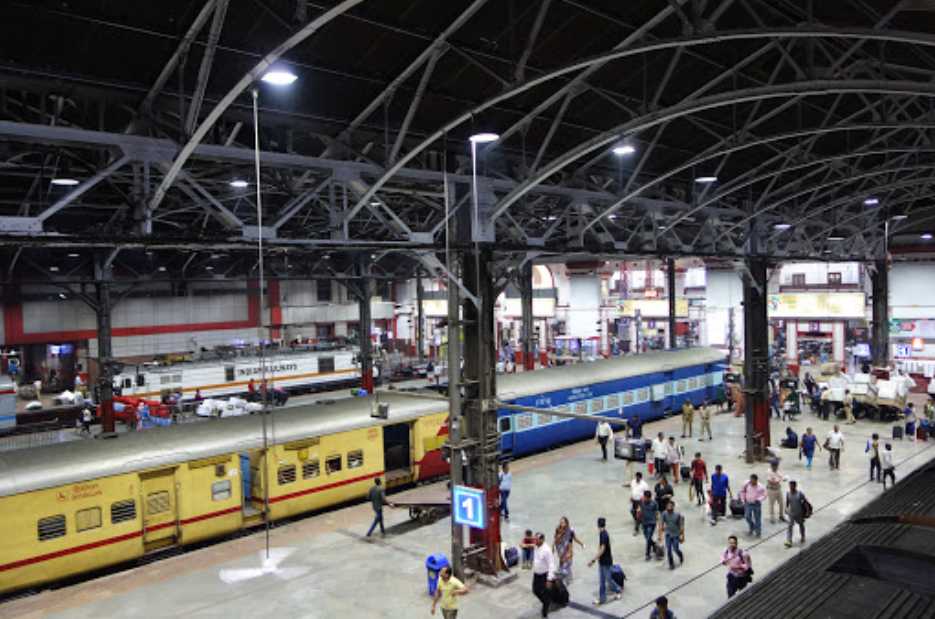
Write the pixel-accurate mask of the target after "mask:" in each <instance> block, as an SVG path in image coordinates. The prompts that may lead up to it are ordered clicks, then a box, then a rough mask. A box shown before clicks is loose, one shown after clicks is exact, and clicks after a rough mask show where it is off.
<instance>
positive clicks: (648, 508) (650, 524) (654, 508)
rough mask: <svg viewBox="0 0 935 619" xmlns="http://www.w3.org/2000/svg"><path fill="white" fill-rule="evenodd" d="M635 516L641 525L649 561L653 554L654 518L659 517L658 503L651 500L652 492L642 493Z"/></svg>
mask: <svg viewBox="0 0 935 619" xmlns="http://www.w3.org/2000/svg"><path fill="white" fill-rule="evenodd" d="M637 518H638V519H639V522H640V524H641V525H642V526H643V537H645V538H646V560H647V561H649V560H650V559H651V558H652V554H653V533H655V532H656V520H657V519H658V518H659V505H657V504H656V502H655V501H654V500H653V493H652V492H650V491H649V490H647V491H646V492H644V493H643V500H642V501H640V509H639V513H638V515H637Z"/></svg>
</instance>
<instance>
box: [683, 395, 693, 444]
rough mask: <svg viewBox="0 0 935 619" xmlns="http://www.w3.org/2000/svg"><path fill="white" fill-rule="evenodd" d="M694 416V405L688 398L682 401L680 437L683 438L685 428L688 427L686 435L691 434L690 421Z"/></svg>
mask: <svg viewBox="0 0 935 619" xmlns="http://www.w3.org/2000/svg"><path fill="white" fill-rule="evenodd" d="M694 418H695V407H694V406H692V403H691V402H689V401H688V400H685V401H684V402H683V403H682V438H685V429H686V428H687V429H688V436H689V437H691V435H692V421H693V420H694Z"/></svg>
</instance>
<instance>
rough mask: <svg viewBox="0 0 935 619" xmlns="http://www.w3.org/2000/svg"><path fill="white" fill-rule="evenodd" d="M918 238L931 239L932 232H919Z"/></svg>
mask: <svg viewBox="0 0 935 619" xmlns="http://www.w3.org/2000/svg"><path fill="white" fill-rule="evenodd" d="M919 238H920V239H922V240H923V241H931V240H932V233H931V232H925V233H923V234H920V235H919Z"/></svg>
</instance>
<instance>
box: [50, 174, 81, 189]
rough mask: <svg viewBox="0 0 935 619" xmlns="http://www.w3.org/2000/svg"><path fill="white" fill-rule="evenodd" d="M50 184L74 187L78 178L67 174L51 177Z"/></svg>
mask: <svg viewBox="0 0 935 619" xmlns="http://www.w3.org/2000/svg"><path fill="white" fill-rule="evenodd" d="M52 184H53V185H55V186H56V187H74V186H75V185H77V184H78V179H77V178H71V177H69V176H59V177H56V178H53V179H52Z"/></svg>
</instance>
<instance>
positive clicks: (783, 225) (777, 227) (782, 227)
mask: <svg viewBox="0 0 935 619" xmlns="http://www.w3.org/2000/svg"><path fill="white" fill-rule="evenodd" d="M791 227H792V224H786V223H781V224H773V229H774V230H779V231H780V232H783V231H785V230H788V229H789V228H791Z"/></svg>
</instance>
